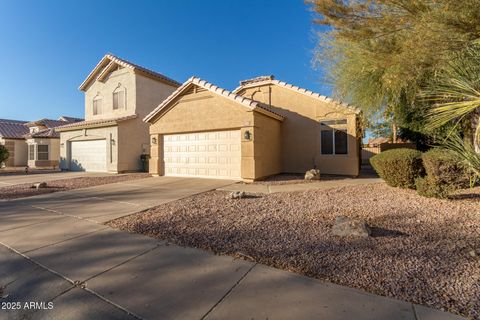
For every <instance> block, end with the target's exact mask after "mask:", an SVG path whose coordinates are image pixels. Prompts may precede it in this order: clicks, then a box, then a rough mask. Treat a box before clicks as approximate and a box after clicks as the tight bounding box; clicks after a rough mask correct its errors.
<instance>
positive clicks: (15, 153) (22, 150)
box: [0, 119, 29, 167]
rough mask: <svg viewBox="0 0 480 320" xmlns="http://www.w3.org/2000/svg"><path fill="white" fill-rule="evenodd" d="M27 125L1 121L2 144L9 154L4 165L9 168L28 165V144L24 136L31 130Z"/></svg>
mask: <svg viewBox="0 0 480 320" xmlns="http://www.w3.org/2000/svg"><path fill="white" fill-rule="evenodd" d="M25 123H26V121H20V120H8V119H0V144H1V145H4V146H5V147H6V148H7V150H8V153H9V157H8V159H7V161H5V163H4V165H5V166H7V167H19V166H26V165H27V144H26V143H25V138H24V135H26V134H27V133H28V132H29V130H28V127H27V126H25ZM0 165H1V164H0Z"/></svg>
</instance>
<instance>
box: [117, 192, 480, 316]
mask: <svg viewBox="0 0 480 320" xmlns="http://www.w3.org/2000/svg"><path fill="white" fill-rule="evenodd" d="M227 195H228V193H226V192H220V191H213V192H208V193H204V194H200V195H196V196H193V197H190V198H186V199H182V200H179V201H175V202H172V203H167V204H164V205H161V206H158V207H155V208H152V209H150V210H148V211H146V212H142V213H139V214H135V215H131V216H128V217H124V218H121V219H118V220H114V221H111V222H110V223H109V225H110V226H112V227H116V228H120V229H123V230H127V231H130V232H137V233H143V234H146V235H149V236H153V237H156V238H160V239H165V240H167V241H170V242H173V243H177V244H180V245H184V246H191V247H198V248H202V249H206V250H211V251H213V252H215V253H218V254H228V255H232V256H236V257H239V258H243V259H249V260H254V261H257V262H260V263H263V264H267V265H271V266H274V267H277V268H281V269H285V270H290V271H294V272H298V273H301V274H305V275H307V276H311V277H315V278H318V279H322V280H326V281H331V282H334V283H337V284H340V285H346V286H349V287H355V288H359V289H363V290H366V291H368V292H371V293H375V294H380V295H384V296H389V297H394V298H398V299H402V300H406V301H410V302H413V303H418V304H422V305H426V306H431V307H434V308H438V309H443V310H445V311H450V312H453V313H457V314H461V315H463V316H467V317H470V318H473V319H480V188H476V189H471V190H465V191H463V192H462V193H461V194H459V195H458V196H457V197H456V198H455V199H453V200H438V199H431V198H423V197H420V196H418V195H417V194H416V192H415V191H412V190H403V189H396V188H391V187H388V186H387V185H385V184H369V185H359V186H348V187H342V188H336V189H329V190H312V191H306V192H292V193H276V194H268V195H250V196H249V197H247V198H244V199H236V200H234V199H227V198H226V196H227ZM339 215H345V216H347V217H351V218H357V219H364V220H366V221H367V223H368V224H369V225H370V226H371V227H372V236H371V237H367V238H353V237H339V236H334V235H332V232H331V227H332V225H333V223H334V221H335V217H336V216H339Z"/></svg>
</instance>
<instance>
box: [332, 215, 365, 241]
mask: <svg viewBox="0 0 480 320" xmlns="http://www.w3.org/2000/svg"><path fill="white" fill-rule="evenodd" d="M332 233H333V234H334V235H336V236H342V237H344V236H355V237H369V236H370V233H371V230H370V227H369V226H368V225H367V223H366V222H365V221H364V220H358V219H351V218H349V217H346V216H338V217H336V218H335V223H334V225H333V227H332Z"/></svg>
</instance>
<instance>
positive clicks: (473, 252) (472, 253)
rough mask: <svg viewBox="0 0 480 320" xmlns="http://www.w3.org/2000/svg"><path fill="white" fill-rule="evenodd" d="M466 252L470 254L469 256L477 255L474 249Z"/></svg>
mask: <svg viewBox="0 0 480 320" xmlns="http://www.w3.org/2000/svg"><path fill="white" fill-rule="evenodd" d="M468 254H469V255H470V257H472V258H475V257H476V256H477V252H476V251H475V250H470V251H468Z"/></svg>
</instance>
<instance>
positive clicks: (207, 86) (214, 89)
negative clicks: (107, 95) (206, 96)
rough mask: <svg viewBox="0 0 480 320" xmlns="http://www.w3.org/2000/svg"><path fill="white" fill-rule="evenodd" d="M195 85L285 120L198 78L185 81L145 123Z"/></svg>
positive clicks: (146, 118)
mask: <svg viewBox="0 0 480 320" xmlns="http://www.w3.org/2000/svg"><path fill="white" fill-rule="evenodd" d="M191 84H194V85H197V86H200V87H203V88H205V89H207V90H209V91H210V92H213V93H216V94H218V95H221V96H223V97H225V98H228V99H230V100H233V101H236V102H238V103H240V104H243V105H244V106H246V107H247V108H249V109H251V110H257V111H259V112H262V111H263V112H264V113H266V114H267V115H269V116H271V117H274V118H276V119H278V120H283V119H284V118H283V116H282V115H280V114H278V113H276V112H274V111H272V110H270V109H269V108H268V107H267V106H265V105H263V104H261V103H260V102H258V101H254V100H251V99H248V98H246V97H243V96H241V95H238V94H235V93H232V92H230V91H228V90H226V89H223V88H220V87H217V86H216V85H214V84H212V83H210V82H207V81H206V80H203V79H200V78H198V77H191V78H190V79H188V80H187V81H185V82H184V83H183V84H182V85H181V86H180V87H178V88H177V90H175V91H174V92H173V93H172V94H171V95H170V96H168V97H167V98H166V99H165V100H163V102H162V103H160V105H159V106H158V107H156V108H155V109H154V110H153V111H152V112H150V113H149V114H148V115H147V116H146V117H145V118H143V121H145V122H149V121H150V120H151V119H152V118H153V117H155V115H157V114H158V113H159V112H160V111H161V110H162V109H163V108H164V107H165V106H167V105H168V104H169V103H170V102H171V101H172V100H173V99H175V98H176V97H177V96H178V95H180V94H181V93H182V92H183V91H184V90H185V88H187V87H188V86H189V85H191Z"/></svg>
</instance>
